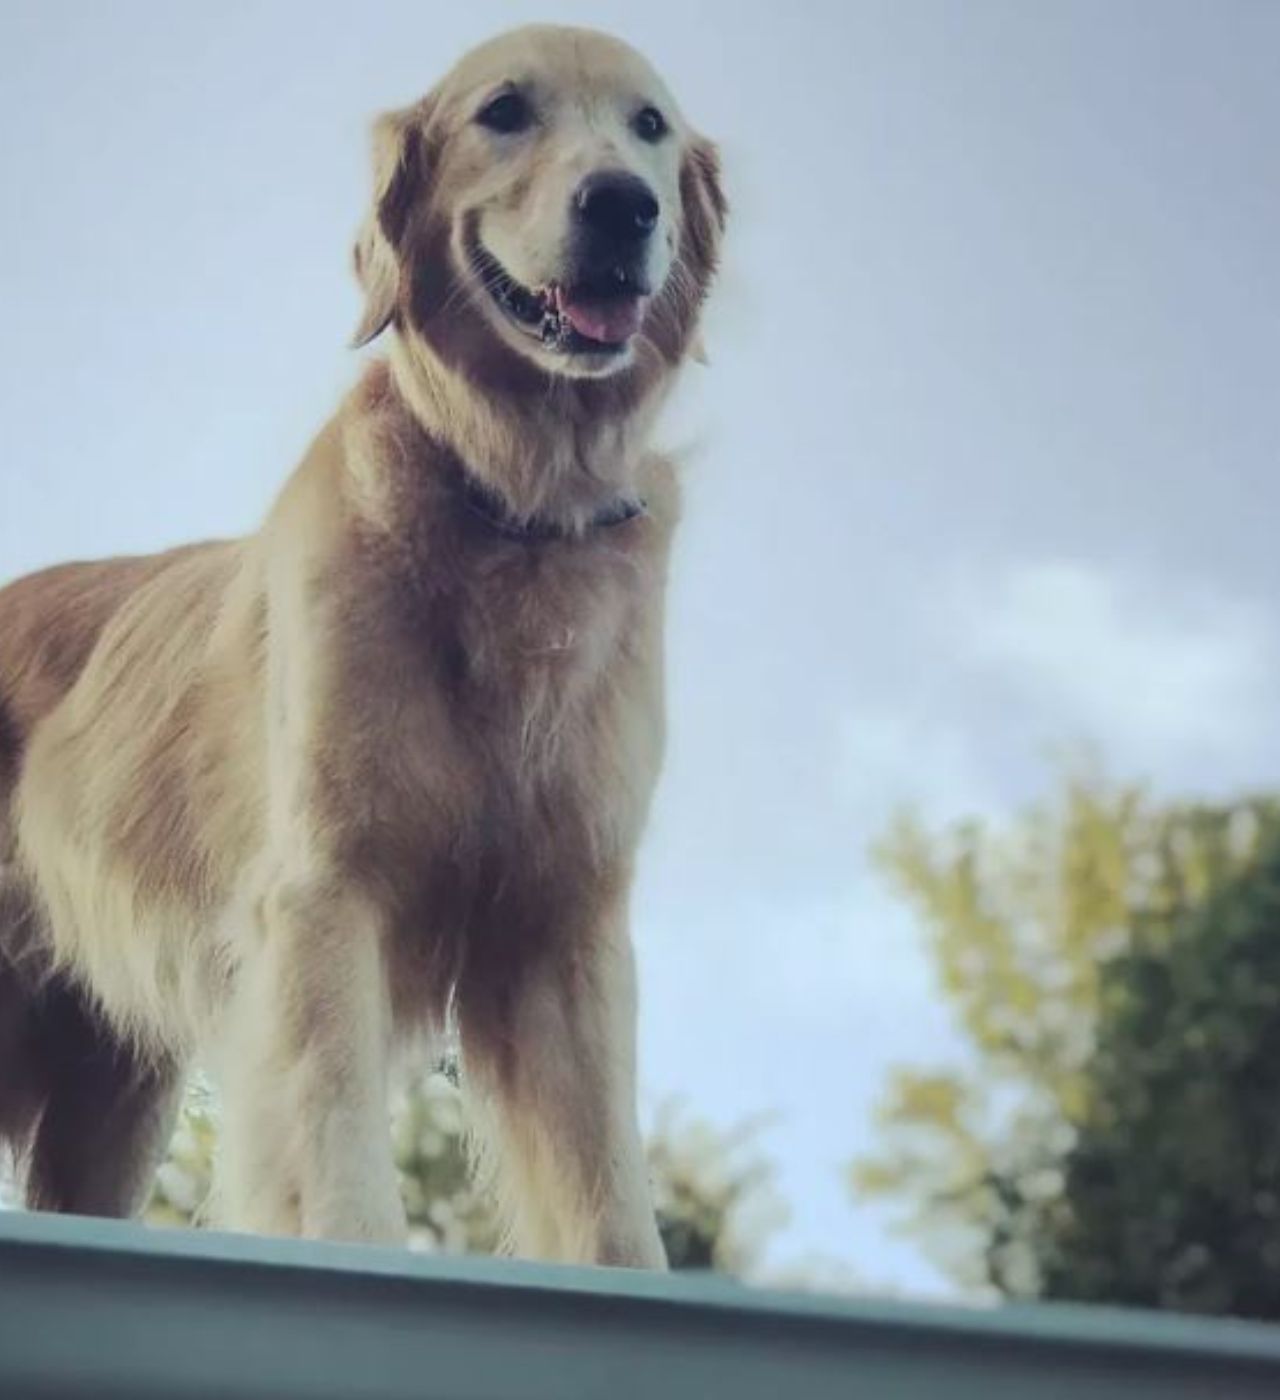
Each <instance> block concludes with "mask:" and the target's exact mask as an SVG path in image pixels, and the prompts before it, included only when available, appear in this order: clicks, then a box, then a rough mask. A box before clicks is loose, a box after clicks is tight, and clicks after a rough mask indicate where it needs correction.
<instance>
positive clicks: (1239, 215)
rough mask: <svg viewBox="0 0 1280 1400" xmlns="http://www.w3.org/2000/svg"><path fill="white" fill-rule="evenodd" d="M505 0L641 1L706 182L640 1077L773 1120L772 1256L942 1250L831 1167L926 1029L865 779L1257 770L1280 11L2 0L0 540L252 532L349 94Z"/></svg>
mask: <svg viewBox="0 0 1280 1400" xmlns="http://www.w3.org/2000/svg"><path fill="white" fill-rule="evenodd" d="M532 19H549V20H560V21H566V22H578V23H584V22H585V23H590V24H593V25H595V26H598V27H603V28H608V29H611V30H613V31H614V32H616V33H618V34H619V35H621V36H622V37H624V38H627V39H629V40H631V41H632V42H633V43H635V44H636V45H637V46H638V47H640V48H641V49H642V50H643V51H644V52H645V53H646V54H647V55H648V56H649V57H650V58H651V59H652V60H653V61H654V62H655V64H656V65H657V66H658V67H659V68H660V70H661V71H662V72H663V73H664V75H665V76H666V77H667V78H668V80H669V82H670V84H671V86H672V87H673V88H674V89H675V91H676V92H677V93H678V94H679V96H680V98H681V101H682V105H683V106H684V108H685V110H686V112H687V113H688V115H689V116H690V117H691V118H692V119H693V121H694V122H695V123H696V124H698V125H699V126H700V127H702V128H703V129H704V130H705V131H707V132H708V133H710V134H711V135H713V136H714V137H715V138H716V139H717V140H718V141H719V142H720V144H721V146H722V149H723V153H724V159H725V165H726V172H727V181H728V185H729V190H730V194H731V197H732V199H733V205H734V214H733V227H732V230H731V235H730V239H729V245H728V250H727V261H726V268H725V273H724V277H723V279H722V285H721V288H720V294H719V297H718V300H717V302H716V304H715V305H714V307H713V308H712V311H711V312H710V314H709V319H708V327H707V345H708V352H709V356H710V361H711V363H710V365H709V367H708V368H706V369H692V370H691V371H690V373H689V376H688V378H687V379H686V381H685V383H684V384H683V385H682V388H681V393H680V397H679V401H678V403H677V404H676V405H675V407H674V409H673V412H672V415H671V418H670V421H669V423H668V424H667V425H666V428H665V432H666V434H667V436H668V439H669V440H670V441H671V442H672V443H673V444H674V445H676V446H680V447H682V448H685V449H687V462H686V467H685V471H686V482H687V494H688V506H687V515H686V519H685V522H684V525H683V527H682V532H681V535H680V538H679V541H678V545H677V553H676V560H675V565H674V574H673V597H672V609H671V619H670V639H669V647H670V704H671V746H670V754H669V760H668V764H667V769H666V773H665V776H664V779H663V784H662V788H661V791H660V794H659V798H658V802H657V806H656V809H655V813H654V820H653V824H652V828H651V832H650V836H649V839H648V841H647V844H646V847H645V852H644V859H643V863H642V872H641V879H640V884H639V888H638V890H637V892H636V899H635V931H636V940H637V945H638V949H639V956H640V963H641V974H642V977H641V997H642V1017H641V1056H642V1077H643V1098H644V1105H645V1112H646V1114H651V1113H652V1112H653V1111H654V1109H655V1107H656V1106H657V1105H658V1104H660V1103H661V1102H663V1101H664V1100H665V1099H667V1098H668V1097H670V1096H672V1095H679V1096H680V1097H681V1098H682V1099H683V1100H684V1101H685V1102H686V1103H687V1105H688V1107H689V1109H690V1110H691V1111H695V1112H697V1113H699V1114H702V1115H704V1116H706V1117H708V1118H710V1119H711V1120H712V1121H713V1122H716V1123H719V1124H722V1125H726V1126H727V1125H731V1124H732V1123H734V1122H736V1121H737V1120H739V1119H740V1118H742V1117H744V1116H747V1115H752V1114H755V1113H758V1112H768V1113H772V1114H773V1115H774V1117H773V1120H772V1124H771V1126H770V1127H769V1128H768V1129H767V1130H766V1131H765V1134H764V1136H763V1138H762V1141H761V1145H762V1147H763V1148H764V1149H765V1150H766V1151H767V1152H768V1153H770V1154H771V1155H772V1156H773V1157H774V1158H775V1159H776V1160H777V1162H778V1167H779V1187H780V1190H781V1192H782V1194H783V1195H784V1196H785V1197H786V1198H787V1200H788V1202H789V1204H790V1207H791V1219H790V1221H789V1223H788V1224H787V1226H786V1227H785V1229H784V1230H783V1231H782V1232H781V1233H780V1235H779V1236H778V1238H777V1240H776V1241H775V1243H774V1245H773V1247H772V1250H771V1258H772V1259H773V1260H774V1261H775V1262H776V1263H777V1264H778V1265H779V1266H787V1265H790V1264H793V1263H796V1262H798V1261H803V1260H809V1261H814V1260H816V1259H818V1258H819V1257H820V1258H822V1259H825V1260H833V1261H836V1262H838V1263H840V1264H842V1265H844V1266H847V1267H848V1268H850V1269H852V1270H853V1271H854V1272H855V1273H856V1275H857V1277H858V1278H859V1279H860V1280H862V1281H863V1283H864V1285H865V1286H868V1287H871V1288H873V1289H883V1290H892V1291H895V1292H905V1293H909V1294H921V1295H928V1294H936V1293H938V1292H939V1291H942V1290H944V1289H945V1285H944V1283H943V1281H942V1280H941V1279H940V1277H939V1276H938V1274H937V1273H936V1272H935V1271H934V1269H933V1267H932V1265H931V1264H930V1262H929V1261H928V1260H927V1259H926V1258H925V1257H924V1255H923V1254H922V1253H921V1252H920V1250H919V1249H918V1247H917V1246H916V1245H915V1244H913V1243H912V1242H911V1241H909V1240H906V1239H903V1238H901V1237H900V1236H899V1235H898V1234H897V1233H896V1232H895V1231H894V1230H893V1229H892V1221H891V1219H890V1217H889V1216H887V1215H886V1214H884V1213H883V1212H880V1211H877V1210H871V1209H869V1208H867V1207H865V1206H857V1205H856V1204H855V1203H854V1202H853V1201H852V1200H851V1198H850V1196H849V1194H848V1192H847V1191H846V1189H845V1184H844V1172H845V1169H846V1167H847V1164H848V1162H849V1160H850V1159H851V1158H852V1157H853V1156H855V1155H856V1154H858V1153H860V1152H865V1151H867V1150H869V1149H870V1148H872V1147H873V1146H874V1144H875V1127H874V1123H873V1119H872V1114H873V1110H874V1106H875V1104H876V1101H877V1099H878V1098H879V1096H880V1094H881V1093H882V1090H883V1087H884V1083H885V1077H886V1074H887V1072H888V1070H889V1068H890V1067H891V1066H893V1065H896V1064H902V1063H917V1064H942V1065H945V1064H949V1063H952V1062H954V1061H955V1060H956V1058H957V1057H958V1056H960V1055H961V1054H962V1053H963V1047H962V1044H961V1041H960V1039H959V1037H958V1035H957V1032H956V1029H955V1027H954V1025H953V1024H952V1021H951V1018H950V1016H949V1013H948V1010H947V1007H946V1005H945V1003H944V1002H943V1000H942V998H941V996H940V993H939V990H938V988H937V986H936V985H935V983H934V981H933V978H932V975H931V972H930V966H929V962H928V958H927V955H926V948H925V944H924V940H923V935H922V932H921V930H920V929H919V928H918V927H917V926H916V924H915V923H914V922H913V920H912V917H911V915H910V913H909V911H907V910H906V909H904V908H903V907H902V906H901V905H900V904H899V903H898V902H897V901H896V899H895V897H894V895H893V893H892V891H890V890H889V889H887V888H886V887H885V886H884V884H883V883H882V881H881V880H880V878H879V877H878V876H877V874H876V873H875V872H874V871H873V870H872V869H871V868H870V867H869V865H868V862H867V860H866V850H867V847H868V844H869V843H870V842H871V841H872V840H873V839H874V838H875V836H876V835H877V834H878V833H879V832H881V831H882V830H883V829H884V828H885V826H886V824H887V823H888V822H889V820H890V819H891V818H892V816H893V814H894V812H895V811H896V810H897V809H898V808H899V807H900V806H901V805H902V804H904V803H908V802H909V803H914V804H915V805H916V806H917V807H918V808H919V810H921V811H922V812H923V813H924V814H925V815H926V816H927V817H928V818H929V819H931V820H934V821H944V820H947V819H950V818H953V817H957V816H962V815H981V816H987V817H990V818H992V819H996V820H999V819H1001V818H1003V817H1006V816H1008V815H1009V814H1010V813H1012V812H1015V811H1016V810H1017V809H1018V807H1019V806H1020V804H1022V803H1024V802H1026V801H1027V800H1029V799H1032V798H1035V797H1037V796H1039V795H1042V794H1044V793H1046V792H1048V791H1050V790H1051V789H1052V786H1053V782H1054V775H1055V771H1056V770H1055V769H1054V768H1053V766H1052V764H1051V762H1050V761H1049V758H1048V755H1049V754H1050V753H1051V752H1052V751H1054V750H1056V749H1058V748H1060V747H1061V746H1062V745H1064V744H1067V745H1071V744H1077V743H1081V744H1089V745H1091V746H1093V748H1094V749H1095V751H1096V752H1097V753H1098V754H1099V755H1100V756H1101V758H1102V760H1103V761H1104V762H1105V764H1106V766H1107V769H1108V771H1109V772H1110V773H1111V774H1112V776H1114V777H1116V778H1117V779H1129V778H1143V779H1147V780H1149V781H1150V782H1151V783H1152V784H1153V786H1154V787H1155V789H1156V790H1157V791H1158V792H1164V793H1171V794H1172V793H1178V794H1184V793H1197V794H1203V795H1212V794H1217V793H1228V792H1234V791H1238V790H1240V789H1242V788H1244V787H1257V786H1265V785H1267V784H1275V783H1278V782H1280V730H1278V729H1277V725H1276V723H1275V718H1274V717H1275V716H1276V714H1277V713H1278V712H1280V610H1278V608H1277V603H1276V599H1277V585H1278V584H1280V551H1278V550H1277V549H1276V547H1275V543H1274V536H1275V520H1276V518H1277V513H1278V512H1280V480H1278V478H1277V473H1276V465H1277V445H1278V444H1280V393H1278V392H1277V391H1276V369H1277V365H1278V364H1280V253H1278V252H1277V250H1280V182H1278V181H1277V180H1276V179H1275V175H1274V159H1275V139H1274V133H1275V132H1276V130H1277V129H1280V84H1278V83H1277V82H1276V81H1275V59H1276V55H1277V53H1280V6H1276V5H1274V4H1270V3H1266V0H1234V2H1233V3H1225V4H1220V5H1214V6H1208V5H1204V4H1200V3H1181V2H1180V0H1151V3H1136V2H1135V0H1076V3H1070V4H1068V3H1053V0H1043V3H1038V4H1035V5H1027V4H1025V3H1021V2H1020V0H982V3H968V4H962V3H958V0H956V3H940V2H939V0H913V3H910V4H903V3H898V0H885V3H849V2H848V0H806V3H805V4H804V5H803V6H798V5H787V4H763V3H741V0H737V2H735V3H729V2H727V0H726V3H718V4H717V3H703V4H693V3H688V0H685V3H680V4H675V3H671V0H648V3H646V4H644V5H635V4H619V3H607V2H606V0H594V3H591V4H587V3H577V4H570V3H551V0H548V3H544V4H541V5H538V6H536V7H534V6H530V5H525V4H513V3H509V4H500V3H495V0H471V2H470V3H469V4H467V5H465V6H463V5H457V4H444V3H439V4H428V3H422V0H419V3H412V4H409V3H377V2H376V0H374V2H373V3H368V4H364V5H359V6H357V5H351V4H341V5H339V4H324V5H317V4H314V3H308V4H303V3H292V0H278V2H277V3H255V4H251V3H247V0H241V2H240V3H236V4H229V5H222V6H196V5H176V6H175V5H170V4H162V3H138V0H123V3H118V4H115V5H112V6H110V7H108V6H101V5H92V4H89V3H87V0H81V2H80V3H77V4H67V3H62V2H61V0H58V2H57V3H40V4H34V3H29V0H23V3H18V0H8V2H7V3H6V4H5V5H4V7H3V10H2V11H0V131H2V132H3V133H4V135H3V137H2V138H0V189H2V190H3V191H4V200H3V205H2V206H0V307H3V315H4V332H5V333H4V335H3V337H0V423H3V425H4V428H3V437H2V439H0V577H7V576H11V575H14V574H17V573H20V572H23V571H25V570H27V569H30V568H33V567H36V566H38V565H41V564H45V563H49V562H53V561H56V560H60V559H64V558H76V557H96V556H102V555H107V554H113V553H120V552H129V551H143V550H150V549H154V548H157V547H160V546H163V545H167V544H169V543H172V542H176V541H179V540H183V539H189V538H198V537H202V536H209V535H220V534H227V533H232V532H239V531H245V530H249V529H252V528H253V526H254V524H255V522H256V521H257V520H258V519H259V517H260V516H261V515H262V513H263V511H264V510H265V508H266V506H267V504H268V502H269V501H270V499H271V497H272V495H273V493H274V492H275V491H276V490H277V489H278V487H279V486H280V485H281V484H282V482H283V480H284V477H285V476H286V474H287V472H288V471H289V470H290V469H291V467H292V465H293V464H294V463H295V462H296V461H297V459H298V458H299V456H300V454H301V452H302V451H303V449H304V448H305V446H306V443H307V441H308V439H309V437H310V436H311V435H312V434H313V433H314V432H315V431H316V430H317V429H318V428H319V427H320V425H321V424H322V422H323V421H324V418H325V417H326V416H327V414H328V413H329V412H331V411H332V409H333V407H334V406H335V404H336V401H337V399H338V396H339V395H340V393H341V392H342V390H343V388H344V386H346V385H347V384H348V383H350V381H351V380H352V378H353V376H354V375H355V374H356V373H357V370H358V365H357V361H356V357H355V356H354V355H353V354H352V352H350V351H348V350H347V349H346V348H345V346H346V342H347V340H348V337H349V335H350V332H351V330H352V328H353V326H354V324H355V321H356V316H357V308H358V301H357V296H356V292H355V288H354V285H353V284H352V281H351V279H350V276H349V272H348V267H349V247H350V241H351V236H352V234H353V232H354V230H355V227H356V224H357V222H358V220H359V217H360V214H361V212H362V209H363V207H364V202H365V200H366V197H367V188H368V176H367V171H366V165H365V161H366V148H367V130H368V124H369V121H370V119H371V118H372V116H373V115H374V114H375V113H376V112H377V111H379V110H381V109H382V108H385V107H389V106H394V105H396V104H398V103H401V102H403V101H406V100H409V99H412V98H414V97H416V96H418V95H419V94H420V93H422V92H423V91H425V90H426V89H427V88H428V87H429V86H430V85H431V84H432V82H433V81H434V80H435V78H436V77H437V76H438V75H439V74H440V73H441V72H442V71H443V70H444V69H445V68H446V67H447V66H448V65H449V64H450V63H451V62H452V61H453V59H454V58H455V57H456V56H457V55H458V54H459V53H460V52H461V51H462V50H463V49H465V48H466V47H467V46H468V45H470V44H471V43H473V42H475V41H477V40H480V39H482V38H485V37H487V36H488V35H489V34H491V33H493V32H496V31H498V30H500V29H503V28H506V27H508V26H510V25H512V24H515V23H519V22H524V21H527V20H532Z"/></svg>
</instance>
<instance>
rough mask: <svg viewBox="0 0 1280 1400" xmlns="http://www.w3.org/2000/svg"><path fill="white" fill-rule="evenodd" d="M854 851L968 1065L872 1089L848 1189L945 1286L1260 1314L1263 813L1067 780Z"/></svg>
mask: <svg viewBox="0 0 1280 1400" xmlns="http://www.w3.org/2000/svg"><path fill="white" fill-rule="evenodd" d="M877 854H878V858H879V860H880V862H881V864H882V866H883V868H884V869H885V870H886V871H887V872H888V874H889V876H890V877H891V879H892V880H893V881H894V883H895V884H896V886H897V888H898V889H899V890H900V891H901V892H902V893H903V895H904V896H905V897H906V898H907V899H908V900H909V901H910V902H911V903H913V904H914V905H915V907H916V909H917V910H918V912H919V913H920V915H921V917H922V920H923V923H924V926H925V928H926V930H927V933H928V937H929V946H930V950H931V953H932V956H933V958H934V962H935V965H936V968H937V971H938V974H939V978H940V981H941V984H942V988H943V991H944V993H945V995H946V996H947V998H948V1000H949V1002H950V1004H951V1006H952V1007H953V1009H954V1011H955V1013H956V1016H957V1020H958V1023H959V1027H960V1029H961V1031H962V1033H963V1035H964V1037H965V1040H966V1041H967V1044H968V1049H969V1052H970V1054H969V1062H968V1064H967V1065H966V1066H965V1067H964V1068H962V1069H960V1070H958V1071H951V1070H947V1071H928V1070H922V1069H901V1070H899V1071H897V1072H896V1073H895V1075H894V1076H893V1078H892V1080H891V1083H890V1085H889V1089H888V1092H887V1095H886V1097H885V1099H884V1101H883V1103H882V1105H881V1108H880V1111H879V1121H880V1124H881V1127H882V1129H883V1132H884V1139H885V1146H884V1148H883V1150H882V1151H881V1152H880V1153H879V1154H878V1155H877V1156H875V1157H872V1158H869V1159H866V1160H863V1161H860V1162H858V1163H856V1164H855V1166H854V1169H853V1182H854V1186H855V1189H856V1190H857V1191H858V1192H859V1193H860V1194H862V1195H864V1196H867V1197H871V1198H881V1199H886V1200H895V1201H898V1202H904V1203H906V1204H907V1205H908V1208H909V1213H908V1215H907V1217H906V1221H905V1223H906V1224H907V1225H908V1227H909V1228H911V1229H913V1230H914V1231H916V1232H918V1233H919V1235H920V1236H921V1238H922V1240H923V1241H924V1242H925V1243H926V1244H927V1245H928V1246H930V1247H931V1248H932V1251H933V1252H934V1253H935V1254H936V1255H937V1256H938V1258H939V1260H940V1262H941V1263H942V1264H943V1265H944V1267H946V1268H947V1269H948V1270H949V1272H951V1274H952V1275H953V1276H954V1277H955V1278H957V1279H958V1280H959V1281H960V1282H962V1283H964V1284H966V1285H969V1286H979V1287H993V1288H995V1289H997V1290H998V1291H999V1292H1001V1293H1003V1294H1005V1295H1009V1296H1015V1297H1026V1296H1040V1297H1056V1298H1089V1299H1093V1300H1098V1301H1101V1300H1107V1301H1116V1302H1131V1303H1138V1302H1141V1303H1145V1304H1149V1305H1163V1306H1176V1307H1187V1308H1200V1309H1206V1310H1213V1311H1237V1312H1254V1313H1258V1312H1264V1313H1270V1314H1271V1315H1274V1314H1275V1311H1276V1306H1277V1303H1278V1302H1280V1295H1277V1296H1276V1297H1274V1298H1272V1299H1271V1301H1268V1299H1267V1295H1265V1293H1264V1291H1263V1290H1262V1288H1261V1286H1260V1278H1261V1276H1262V1275H1265V1273H1266V1271H1267V1266H1266V1265H1265V1264H1264V1263H1263V1262H1262V1255H1263V1254H1264V1253H1265V1252H1266V1250H1268V1249H1274V1246H1273V1245H1271V1244H1269V1243H1268V1241H1270V1240H1271V1239H1272V1238H1273V1237H1274V1236H1275V1233H1276V1224H1275V1221H1274V1219H1273V1216H1274V1215H1275V1211H1276V1203H1277V1193H1280V1172H1278V1164H1280V1135H1278V1134H1277V1131H1276V1130H1275V1129H1274V1128H1273V1126H1272V1124H1273V1121H1275V1122H1280V1115H1276V1114H1275V1113H1274V1105H1275V1103H1276V1102H1280V1055H1278V1054H1277V1051H1280V1028H1278V1027H1277V1017H1276V1016H1275V999H1276V997H1275V994H1276V990H1277V988H1280V927H1277V922H1278V919H1277V914H1278V911H1277V908H1276V904H1275V900H1276V899H1277V897H1278V896H1277V891H1276V888H1275V881H1276V879H1277V878H1278V876H1277V872H1278V871H1280V806H1278V805H1277V804H1276V803H1273V802H1270V801H1249V802H1242V803H1239V804H1237V805H1234V806H1229V807H1222V808H1208V807H1203V806H1194V805H1176V806H1163V807H1161V806H1157V805H1155V804H1153V803H1151V802H1150V801H1148V800H1147V799H1146V798H1145V797H1144V795H1143V794H1142V792H1141V791H1139V790H1137V789H1123V790H1119V791H1113V790H1110V789H1108V788H1107V787H1106V786H1105V785H1104V784H1102V783H1099V782H1097V781H1084V780H1076V781H1072V782H1069V783H1068V784H1067V785H1066V787H1065V790H1064V791H1063V792H1062V794H1061V795H1060V797H1059V798H1058V799H1057V800H1056V801H1054V802H1052V803H1049V804H1045V805H1041V806H1038V807H1035V808H1033V809H1031V810H1029V811H1028V812H1026V813H1024V814H1023V816H1022V817H1021V818H1020V819H1019V820H1018V821H1017V822H1015V823H1014V824H1013V825H1012V826H1011V827H1009V828H1006V829H1000V830H996V829H993V828H991V827H989V826H987V825H984V824H982V823H979V822H966V823H962V824H960V825H958V826H956V827H954V828H952V829H950V830H949V831H946V832H943V833H931V832H929V831H926V830H925V829H924V828H923V827H922V826H921V825H920V824H919V823H918V822H916V821H914V820H913V819H911V818H903V819H901V820H900V821H899V822H898V823H897V824H896V825H895V827H894V828H893V829H892V830H891V832H890V833H889V835H888V837H887V838H886V839H885V841H884V842H883V843H882V845H881V846H880V848H879V850H878V852H877ZM1268 935H1270V936H1268ZM1273 1040H1276V1041H1277V1043H1276V1044H1273V1043H1272V1041H1273ZM1277 1277H1278V1278H1280V1274H1277ZM1251 1280H1259V1281H1258V1282H1253V1281H1251Z"/></svg>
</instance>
